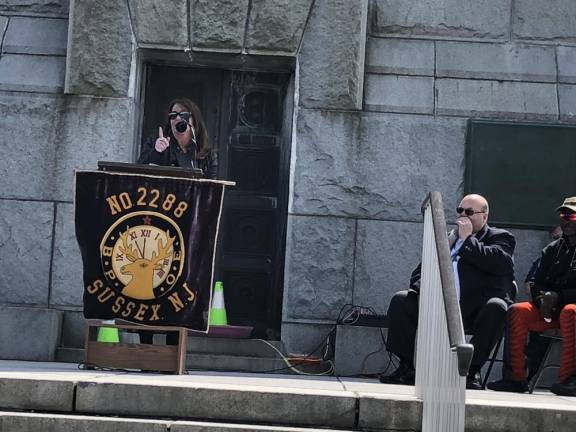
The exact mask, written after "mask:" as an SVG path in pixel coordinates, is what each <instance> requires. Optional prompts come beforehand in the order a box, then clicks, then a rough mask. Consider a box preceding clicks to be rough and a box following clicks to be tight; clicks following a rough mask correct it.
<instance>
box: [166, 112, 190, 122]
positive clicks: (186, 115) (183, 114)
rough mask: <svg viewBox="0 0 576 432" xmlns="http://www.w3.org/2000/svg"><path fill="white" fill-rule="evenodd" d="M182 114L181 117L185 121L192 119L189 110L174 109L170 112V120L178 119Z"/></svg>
mask: <svg viewBox="0 0 576 432" xmlns="http://www.w3.org/2000/svg"><path fill="white" fill-rule="evenodd" d="M178 116H180V118H181V119H182V120H184V121H186V122H187V121H188V120H190V113H189V112H188V111H182V112H176V111H172V112H171V113H168V120H176V117H178Z"/></svg>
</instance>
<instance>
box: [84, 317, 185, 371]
mask: <svg viewBox="0 0 576 432" xmlns="http://www.w3.org/2000/svg"><path fill="white" fill-rule="evenodd" d="M86 323H87V324H86V339H85V346H84V348H85V350H84V362H85V363H86V367H87V368H88V369H93V368H95V367H101V368H112V369H141V370H146V371H160V372H173V373H175V374H178V375H182V374H183V373H184V371H185V370H186V347H187V338H188V329H186V328H184V327H168V326H142V325H138V324H133V323H130V322H127V321H121V320H116V321H115V323H114V324H109V323H107V322H106V321H102V320H95V319H89V320H86ZM101 327H109V328H114V329H118V330H136V331H158V332H178V345H151V344H142V343H122V342H119V343H114V342H99V341H98V340H97V337H98V329H100V328H101Z"/></svg>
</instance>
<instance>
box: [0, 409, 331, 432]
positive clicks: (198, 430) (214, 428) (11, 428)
mask: <svg viewBox="0 0 576 432" xmlns="http://www.w3.org/2000/svg"><path fill="white" fill-rule="evenodd" d="M322 430H325V429H314V428H294V427H281V426H262V425H254V424H237V423H217V422H214V423H211V422H195V421H173V420H161V419H141V418H129V417H128V418H119V417H101V416H87V415H65V414H52V413H49V414H47V413H29V412H11V411H0V431H2V432H23V431H35V432H36V431H42V432H77V431H90V432H133V431H138V432H316V431H318V432H320V431H322ZM335 432H336V431H335Z"/></svg>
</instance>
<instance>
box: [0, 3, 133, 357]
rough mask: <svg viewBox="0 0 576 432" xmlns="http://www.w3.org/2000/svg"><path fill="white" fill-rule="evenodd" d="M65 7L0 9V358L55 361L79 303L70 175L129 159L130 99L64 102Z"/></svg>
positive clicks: (69, 97) (78, 262) (86, 98)
mask: <svg viewBox="0 0 576 432" xmlns="http://www.w3.org/2000/svg"><path fill="white" fill-rule="evenodd" d="M69 8H70V5H69V2H68V1H66V0H60V1H35V2H30V1H17V0H14V1H10V2H3V3H2V4H1V5H0V36H1V37H0V41H1V46H0V118H1V119H2V120H1V121H0V143H1V148H2V150H3V154H4V157H3V158H2V160H1V161H0V176H1V177H2V182H0V213H1V215H2V220H3V221H4V223H3V224H2V226H1V227H0V244H1V248H0V263H1V266H2V271H1V272H0V290H1V291H2V293H3V296H2V299H0V307H1V308H2V310H1V313H0V327H2V328H3V331H2V333H1V334H0V345H2V346H9V347H10V349H9V350H6V349H5V350H3V351H2V352H1V353H0V358H20V359H28V360H52V359H54V350H55V347H56V346H57V345H58V344H59V343H60V341H61V332H60V329H61V323H62V321H63V318H65V317H66V316H68V315H70V316H71V317H76V316H78V315H79V313H80V312H79V311H80V310H81V304H82V286H83V284H82V271H81V259H80V253H79V250H78V246H77V244H76V238H75V234H74V215H73V209H72V207H73V204H72V203H73V190H74V184H73V181H74V169H94V168H96V162H97V161H98V160H117V161H126V160H129V159H130V158H131V155H132V144H133V143H132V138H131V136H130V134H129V133H128V134H127V133H126V131H127V130H129V131H131V130H132V126H131V123H129V122H130V120H131V111H132V105H133V102H132V101H131V100H130V99H128V98H113V99H110V98H101V97H92V96H91V95H85V94H78V95H67V94H64V87H65V72H66V60H67V45H68V25H69V20H68V14H69ZM127 125H130V126H128V127H127ZM26 323H28V324H26ZM16 334H21V335H23V336H22V338H23V339H22V340H24V339H25V340H26V342H25V343H24V342H23V343H20V344H14V343H13V338H14V335H16Z"/></svg>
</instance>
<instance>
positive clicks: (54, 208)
mask: <svg viewBox="0 0 576 432" xmlns="http://www.w3.org/2000/svg"><path fill="white" fill-rule="evenodd" d="M0 35H1V36H2V37H1V39H0V40H1V47H0V53H1V56H0V143H1V148H2V153H3V155H4V157H3V158H2V159H1V160H0V174H1V178H2V181H1V182H0V217H1V220H2V221H3V223H2V224H1V225H0V245H1V248H0V268H1V271H0V290H1V292H2V297H1V298H0V340H1V343H0V345H1V346H0V357H3V358H24V359H38V360H42V359H52V358H54V350H55V347H56V346H57V345H62V346H81V343H82V334H83V326H82V317H81V300H82V280H81V260H80V256H79V252H78V248H77V245H76V241H75V236H74V214H73V170H74V169H75V168H94V167H95V166H96V162H97V161H98V160H116V161H131V160H134V158H135V155H136V153H137V151H138V150H137V148H138V147H137V141H138V138H139V137H138V133H139V132H138V127H139V121H141V115H142V109H143V107H142V103H143V102H142V100H141V97H140V91H141V86H142V75H141V74H142V64H143V61H145V60H146V61H149V60H150V59H152V60H155V59H156V60H161V61H163V62H165V63H170V62H171V61H177V62H183V61H184V62H188V64H189V65H190V67H193V66H202V64H201V59H202V58H203V57H202V55H203V54H211V53H214V54H218V56H220V58H223V59H224V62H225V63H226V62H228V61H232V62H237V64H243V63H250V64H251V65H252V66H251V67H254V65H258V62H259V59H260V58H264V57H266V58H274V57H277V58H282V59H284V60H286V59H288V60H290V61H293V64H294V67H293V82H294V85H293V91H292V92H291V93H290V95H289V97H290V98H293V101H294V112H293V116H292V118H291V121H292V140H291V149H290V150H291V163H290V173H289V176H290V185H289V202H288V214H287V218H288V231H287V235H286V252H285V267H284V273H285V277H284V287H283V311H282V329H281V331H282V336H281V337H282V340H283V342H284V343H285V344H286V346H287V349H288V350H289V351H290V352H299V353H304V352H307V351H308V350H310V349H312V348H313V347H315V346H316V345H317V344H318V342H319V341H320V340H322V339H323V337H324V336H325V334H326V332H327V331H328V330H329V329H330V328H331V326H332V325H333V323H334V320H335V319H336V317H337V315H338V312H339V310H340V309H341V307H342V306H343V305H345V304H347V303H354V304H357V305H368V306H371V307H373V308H374V309H375V310H376V311H377V312H378V313H384V312H385V311H386V307H387V304H388V301H389V299H390V297H391V296H392V294H393V293H394V292H395V291H396V290H397V289H400V288H403V287H405V286H406V283H407V279H408V276H409V274H410V271H411V269H412V268H413V267H414V266H415V265H416V264H417V262H418V261H419V255H420V250H419V249H420V244H421V235H422V224H421V216H420V203H421V201H422V199H423V198H424V196H425V194H426V193H427V192H428V191H430V190H439V191H441V192H442V194H443V196H444V200H445V203H446V207H447V208H448V209H451V208H453V207H454V205H455V204H457V201H458V200H459V197H460V196H461V195H462V193H463V182H464V170H465V143H466V127H467V121H468V120H469V119H470V118H489V119H508V120H519V121H533V120H536V121H543V122H548V123H551V124H563V123H566V124H570V123H574V122H576V2H574V1H573V0H548V1H545V2H543V1H539V0H480V1H479V0H426V1H422V0H163V1H154V0H99V1H97V2H96V1H89V0H70V2H68V1H66V0H35V1H25V0H4V1H0ZM212 66H214V65H212ZM448 214H451V213H448ZM513 231H514V234H515V235H516V237H517V241H518V250H517V254H516V271H517V278H518V279H522V278H523V277H524V275H525V274H526V272H527V270H528V266H529V264H530V262H531V261H532V259H533V258H534V257H535V255H536V254H537V253H538V251H539V250H540V249H541V248H542V247H543V246H544V245H545V244H546V243H547V239H548V234H547V232H545V231H538V230H518V229H516V230H513ZM15 335H19V338H20V340H22V339H25V340H26V341H28V343H26V344H22V343H18V344H16V343H11V341H13V340H14V336H15Z"/></svg>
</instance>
